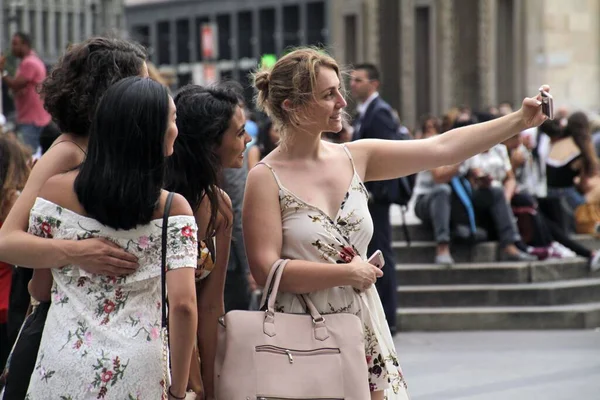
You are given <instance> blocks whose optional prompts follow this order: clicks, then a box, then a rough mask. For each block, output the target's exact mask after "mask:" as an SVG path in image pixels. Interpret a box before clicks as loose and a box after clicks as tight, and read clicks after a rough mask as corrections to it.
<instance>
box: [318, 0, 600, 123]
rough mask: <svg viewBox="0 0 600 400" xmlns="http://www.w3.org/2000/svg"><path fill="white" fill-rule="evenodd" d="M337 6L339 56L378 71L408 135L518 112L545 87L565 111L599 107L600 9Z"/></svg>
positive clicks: (591, 4)
mask: <svg viewBox="0 0 600 400" xmlns="http://www.w3.org/2000/svg"><path fill="white" fill-rule="evenodd" d="M331 1H332V3H333V4H332V13H331V15H332V18H331V20H330V23H331V26H330V31H331V33H332V34H331V38H332V42H331V46H332V48H333V49H334V52H335V54H336V57H337V58H338V59H339V60H340V61H342V62H344V63H357V62H374V63H376V64H378V65H379V66H380V68H381V72H382V76H383V79H382V80H383V85H382V89H381V93H382V95H383V96H384V97H385V98H386V99H387V100H388V101H389V102H390V103H391V104H392V106H393V107H395V108H396V109H397V110H398V111H399V114H400V116H401V118H402V119H403V120H404V122H405V123H406V124H408V125H409V126H414V125H415V123H416V121H417V120H418V117H419V116H420V115H423V114H426V113H432V114H437V115H440V114H442V113H444V112H445V111H446V110H448V109H449V108H451V107H453V106H457V105H468V106H471V107H474V108H482V107H486V106H491V105H496V104H498V103H499V102H504V101H508V102H511V103H512V104H513V105H514V106H515V107H518V106H519V105H520V102H521V100H522V99H523V97H525V96H527V95H529V96H531V95H533V94H535V93H536V92H537V89H538V87H539V86H540V84H542V83H548V84H550V85H551V86H552V93H553V95H554V97H555V103H556V105H557V106H566V107H568V108H570V109H582V110H586V111H596V109H598V108H600V107H599V106H600V83H599V82H600V28H599V25H600V0H573V1H568V2H567V1H563V0H402V1H398V0H331ZM352 31H354V32H352ZM351 32H352V33H351Z"/></svg>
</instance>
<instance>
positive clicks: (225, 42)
mask: <svg viewBox="0 0 600 400" xmlns="http://www.w3.org/2000/svg"><path fill="white" fill-rule="evenodd" d="M217 30H218V32H219V34H218V39H217V40H218V42H219V60H231V18H230V16H229V14H223V15H217Z"/></svg>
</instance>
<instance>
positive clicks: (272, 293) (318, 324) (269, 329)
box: [261, 260, 329, 340]
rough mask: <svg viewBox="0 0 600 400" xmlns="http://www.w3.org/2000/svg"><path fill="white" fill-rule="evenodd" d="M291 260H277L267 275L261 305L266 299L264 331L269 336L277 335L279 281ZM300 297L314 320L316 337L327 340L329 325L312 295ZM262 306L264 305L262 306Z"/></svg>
mask: <svg viewBox="0 0 600 400" xmlns="http://www.w3.org/2000/svg"><path fill="white" fill-rule="evenodd" d="M288 261H289V260H277V261H276V262H275V263H274V264H273V266H272V267H271V270H270V271H269V276H268V277H267V282H266V284H265V292H264V293H263V298H262V300H261V306H264V303H265V300H266V299H267V298H268V301H267V310H266V311H265V320H264V326H263V331H264V333H265V334H266V335H268V336H275V335H276V332H275V300H276V299H277V293H278V292H279V283H280V282H281V276H282V275H283V270H284V268H285V266H286V265H287V263H288ZM298 298H299V299H300V300H301V301H302V303H303V304H304V305H305V309H307V311H308V313H309V314H310V315H311V317H312V320H313V325H314V328H315V338H316V339H318V340H325V339H327V338H328V337H329V333H328V331H327V327H326V326H325V318H323V316H322V315H321V314H320V313H319V311H318V310H317V307H315V305H314V303H313V302H312V300H311V299H310V297H309V296H308V295H306V294H300V295H298ZM261 308H262V307H261Z"/></svg>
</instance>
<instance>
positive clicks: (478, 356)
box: [395, 330, 600, 400]
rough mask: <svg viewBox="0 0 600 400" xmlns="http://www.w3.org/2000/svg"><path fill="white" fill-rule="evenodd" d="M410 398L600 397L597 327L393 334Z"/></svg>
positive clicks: (516, 399)
mask: <svg viewBox="0 0 600 400" xmlns="http://www.w3.org/2000/svg"><path fill="white" fill-rule="evenodd" d="M395 342H396V348H397V351H398V356H399V358H400V363H401V365H402V368H403V370H404V374H405V377H406V380H407V382H408V388H409V391H410V395H411V398H412V400H506V399H510V400H574V399H577V400H597V399H600V331H599V330H595V331H591V330H590V331H522V332H508V331H507V332H452V333H410V334H400V335H398V336H396V338H395Z"/></svg>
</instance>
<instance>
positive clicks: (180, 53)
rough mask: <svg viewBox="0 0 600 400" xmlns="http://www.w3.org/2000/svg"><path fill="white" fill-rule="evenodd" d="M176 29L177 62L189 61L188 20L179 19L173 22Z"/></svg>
mask: <svg viewBox="0 0 600 400" xmlns="http://www.w3.org/2000/svg"><path fill="white" fill-rule="evenodd" d="M175 27H176V31H177V62H178V63H189V62H190V21H189V20H188V19H179V20H177V22H175Z"/></svg>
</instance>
